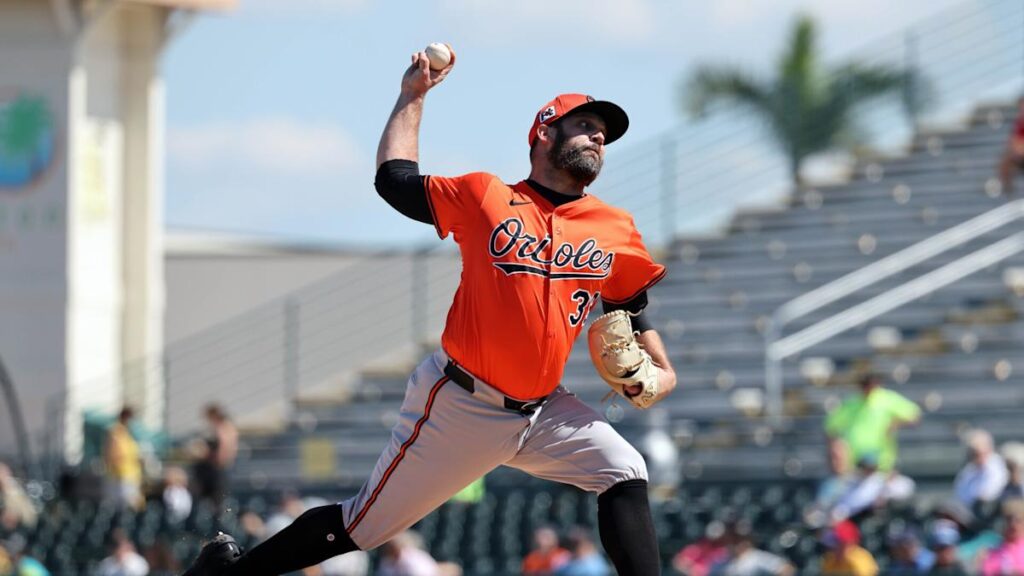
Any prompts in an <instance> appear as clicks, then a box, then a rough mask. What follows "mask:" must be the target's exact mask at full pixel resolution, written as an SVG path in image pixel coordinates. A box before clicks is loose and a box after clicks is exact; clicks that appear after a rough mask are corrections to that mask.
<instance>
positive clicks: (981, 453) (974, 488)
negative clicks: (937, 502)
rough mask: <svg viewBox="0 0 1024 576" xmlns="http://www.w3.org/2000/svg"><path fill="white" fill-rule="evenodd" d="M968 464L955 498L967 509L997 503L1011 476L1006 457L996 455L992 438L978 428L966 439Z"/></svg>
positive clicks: (958, 480) (956, 482)
mask: <svg viewBox="0 0 1024 576" xmlns="http://www.w3.org/2000/svg"><path fill="white" fill-rule="evenodd" d="M964 444H965V445H966V446H967V463H966V464H965V465H964V467H963V468H961V469H960V472H959V473H957V475H956V479H955V480H954V481H953V494H954V495H955V496H956V498H957V500H959V501H960V502H962V503H963V504H964V505H965V506H974V505H975V503H976V502H994V501H996V500H998V499H999V496H1000V495H1002V493H1003V488H1005V487H1006V482H1007V480H1008V479H1009V478H1008V477H1009V473H1008V471H1007V469H1006V462H1005V461H1003V458H1002V456H1000V455H999V454H996V452H995V446H994V444H993V442H992V435H991V434H989V433H988V432H986V431H985V430H982V429H980V428H975V429H974V430H971V431H970V432H968V433H967V434H966V435H965V437H964Z"/></svg>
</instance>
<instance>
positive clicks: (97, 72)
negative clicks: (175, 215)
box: [0, 0, 169, 461]
mask: <svg viewBox="0 0 1024 576" xmlns="http://www.w3.org/2000/svg"><path fill="white" fill-rule="evenodd" d="M81 6H82V7H83V10H84V18H83V22H84V26H81V27H80V26H79V25H78V23H76V21H75V19H74V18H69V14H68V13H66V12H64V11H63V9H64V8H65V7H66V4H65V3H64V2H60V1H57V2H43V1H39V0H5V1H4V2H2V3H0V106H2V105H3V102H4V101H5V100H7V99H11V98H14V97H15V96H17V95H18V94H21V93H31V94H34V95H38V96H40V97H42V98H43V99H44V100H45V101H46V103H47V106H48V107H49V109H50V112H51V114H52V118H53V124H54V126H55V131H54V138H55V156H54V160H53V162H52V165H51V166H49V167H48V168H47V170H46V171H44V172H43V173H42V174H40V176H39V177H38V178H36V180H35V181H33V182H31V183H30V184H28V185H19V186H17V187H12V189H4V190H0V319H2V320H0V325H2V326H0V357H2V358H3V359H4V360H5V361H6V362H7V364H8V367H9V370H10V372H11V376H12V378H13V379H14V381H15V384H16V386H17V389H18V391H19V393H20V395H21V396H22V404H23V405H24V408H25V412H26V420H27V421H28V423H29V425H30V427H31V428H32V429H33V434H34V435H35V436H40V435H41V434H43V433H44V432H46V431H47V430H54V429H56V428H57V427H58V426H57V423H61V422H62V423H63V427H64V431H63V434H64V441H65V446H64V450H65V455H66V456H67V457H68V459H70V460H72V461H74V460H75V459H76V458H77V456H78V454H79V444H80V432H81V414H82V411H83V410H99V411H103V412H108V413H110V412H114V411H116V410H117V409H118V408H120V406H121V405H122V403H125V402H127V403H131V404H136V405H138V406H140V407H141V408H143V410H142V416H143V417H144V418H145V420H146V422H147V423H148V424H150V425H152V426H158V425H161V424H162V422H161V416H162V414H163V407H162V399H163V391H162V381H163V379H162V376H161V375H160V373H159V370H157V371H156V372H155V373H152V374H146V375H145V376H143V377H139V378H128V377H122V375H123V371H122V367H123V366H125V364H126V363H130V362H131V361H133V360H134V359H135V358H141V357H145V356H147V355H148V354H152V353H153V352H155V351H157V350H159V349H160V348H161V346H162V337H163V329H162V325H161V322H162V317H163V279H162V275H161V273H162V253H163V249H162V245H161V240H162V231H161V228H162V224H161V220H162V218H161V214H160V209H161V206H162V203H163V191H162V188H161V182H162V179H163V167H162V163H163V142H162V141H163V115H164V111H163V87H162V84H161V82H160V78H159V75H158V58H159V54H160V51H161V49H162V47H163V43H164V22H165V20H166V18H167V17H168V14H169V12H168V10H169V9H167V8H164V7H153V6H146V5H140V4H135V3H125V2H111V3H106V2H101V3H82V4H81ZM129 366H130V364H129ZM51 398H60V399H61V402H60V403H61V404H63V407H64V409H63V412H64V415H63V418H61V417H60V416H59V415H58V416H56V417H50V416H49V415H47V414H46V413H45V410H44V407H45V405H46V403H47V401H48V399H51ZM6 420H7V418H6V415H4V416H3V417H0V451H7V450H5V449H4V446H5V445H9V444H10V443H11V440H12V438H11V430H10V428H9V426H7V425H5V424H6ZM38 448H41V447H37V449H38Z"/></svg>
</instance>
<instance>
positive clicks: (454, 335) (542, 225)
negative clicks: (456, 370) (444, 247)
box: [426, 172, 665, 400]
mask: <svg viewBox="0 0 1024 576" xmlns="http://www.w3.org/2000/svg"><path fill="white" fill-rule="evenodd" d="M426 188H427V200H428V203H429V204H430V211H431V214H432V215H433V220H434V224H435V226H436V227H437V233H438V235H439V236H440V237H441V238H445V237H447V236H448V234H449V233H452V234H454V236H455V242H456V243H457V244H458V245H459V249H460V251H461V253H462V279H461V281H460V283H459V288H458V291H457V292H456V293H455V299H454V301H453V302H452V307H451V309H450V310H449V311H448V320H447V323H446V325H445V329H444V334H443V335H442V337H441V345H442V346H443V347H444V349H445V351H446V352H447V353H448V354H449V355H450V356H451V357H452V358H453V359H454V360H455V361H456V362H458V364H459V365H461V366H463V367H464V368H465V369H466V370H467V371H468V372H470V373H472V374H473V375H475V376H477V377H478V378H480V379H482V380H483V381H485V382H487V383H489V384H491V385H492V386H494V387H496V388H498V389H499V390H501V391H502V392H504V393H505V394H507V395H509V396H512V397H513V398H518V399H523V400H530V399H534V398H540V397H542V396H546V395H547V394H550V393H551V392H552V391H553V390H554V389H555V388H556V387H557V386H558V383H559V381H560V380H561V378H562V371H563V370H564V368H565V362H566V360H567V358H568V357H569V352H570V350H571V349H572V344H573V341H574V340H575V339H576V337H577V336H578V335H579V333H580V331H581V330H582V329H583V324H584V321H585V320H586V317H587V314H588V313H589V312H590V310H591V309H592V308H593V307H594V306H595V305H596V304H597V301H598V299H604V301H605V302H608V303H622V302H628V301H629V300H632V299H633V298H634V297H635V296H637V295H638V294H640V293H641V292H642V291H644V290H647V289H648V288H650V287H651V286H653V285H654V284H655V283H656V282H658V281H659V280H661V279H662V278H663V277H664V276H665V267H664V266H662V265H660V264H657V263H655V262H654V261H653V260H652V258H651V256H650V254H649V253H648V252H647V248H645V247H644V244H643V241H642V240H641V238H640V233H639V232H638V231H637V229H636V226H635V225H634V224H633V219H632V217H630V215H629V214H628V213H627V212H625V211H624V210H621V209H618V208H615V207H612V206H609V205H608V204H605V203H604V202H602V201H601V200H599V199H598V198H596V197H594V196H591V195H585V196H583V197H582V198H579V199H577V200H574V201H572V202H568V203H566V204H563V205H561V206H557V207H556V206H553V205H552V204H551V203H550V202H549V201H548V200H546V199H545V198H544V197H543V196H542V195H541V194H539V193H537V192H536V191H535V190H533V188H531V187H530V185H529V184H527V183H526V182H520V183H518V184H515V185H511V186H510V185H508V184H505V183H503V182H502V181H501V180H499V179H498V178H497V177H496V176H494V175H492V174H486V173H482V172H476V173H472V174H466V175H464V176H458V177H455V178H444V177H440V176H428V177H427V178H426Z"/></svg>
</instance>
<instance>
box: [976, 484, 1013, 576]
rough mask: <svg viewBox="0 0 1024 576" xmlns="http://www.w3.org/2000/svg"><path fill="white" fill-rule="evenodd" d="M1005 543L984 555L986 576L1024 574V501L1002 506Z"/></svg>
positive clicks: (984, 573)
mask: <svg viewBox="0 0 1024 576" xmlns="http://www.w3.org/2000/svg"><path fill="white" fill-rule="evenodd" d="M1002 521H1003V543H1002V544H1001V545H1000V546H999V547H998V548H995V549H993V550H990V551H989V552H988V553H986V554H985V555H984V557H983V558H982V561H981V572H982V574H983V575H984V576H1019V575H1021V574H1024V500H1007V501H1006V502H1003V505H1002Z"/></svg>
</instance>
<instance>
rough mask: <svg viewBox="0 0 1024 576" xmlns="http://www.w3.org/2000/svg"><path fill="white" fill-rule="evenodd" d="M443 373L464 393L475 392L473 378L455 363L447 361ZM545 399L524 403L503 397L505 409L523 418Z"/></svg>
mask: <svg viewBox="0 0 1024 576" xmlns="http://www.w3.org/2000/svg"><path fill="white" fill-rule="evenodd" d="M444 373H445V375H446V376H448V377H449V378H451V380H452V382H455V383H456V384H458V385H459V387H460V388H462V389H463V390H465V391H466V392H469V393H470V394H472V393H473V392H475V391H476V384H475V383H474V381H473V377H472V376H470V375H469V374H466V373H465V372H463V371H462V368H459V367H458V366H457V365H456V364H455V362H452V361H451V360H449V361H448V365H447V366H445V367H444ZM547 399H548V397H547V396H544V397H543V398H538V399H536V400H528V401H525V402H524V401H522V400H516V399H515V398H509V397H508V396H505V408H506V409H507V410H511V411H513V412H518V413H520V414H523V415H524V416H529V415H530V414H533V413H534V412H535V411H536V410H537V408H540V405H541V404H543V403H544V401H545V400H547Z"/></svg>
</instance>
